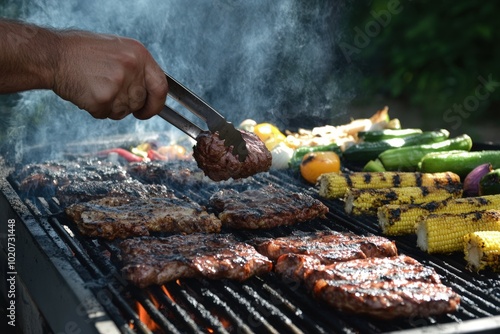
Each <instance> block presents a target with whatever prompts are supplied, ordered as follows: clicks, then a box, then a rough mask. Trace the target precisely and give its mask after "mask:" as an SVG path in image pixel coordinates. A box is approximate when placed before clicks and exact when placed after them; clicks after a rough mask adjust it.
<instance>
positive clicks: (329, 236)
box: [255, 231, 397, 264]
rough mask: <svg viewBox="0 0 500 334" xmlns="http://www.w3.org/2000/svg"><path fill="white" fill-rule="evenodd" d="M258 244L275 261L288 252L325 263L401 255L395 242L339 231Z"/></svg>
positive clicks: (296, 236) (278, 239) (315, 233)
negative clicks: (307, 256) (398, 253)
mask: <svg viewBox="0 0 500 334" xmlns="http://www.w3.org/2000/svg"><path fill="white" fill-rule="evenodd" d="M255 243H256V248H257V250H258V251H259V252H260V253H262V254H264V255H265V256H267V257H269V258H270V259H272V260H277V259H278V258H279V257H280V256H282V255H284V254H288V253H293V254H305V255H310V256H312V257H314V258H317V259H319V260H320V261H321V263H322V264H329V263H333V262H337V261H347V260H352V259H359V258H366V257H386V256H394V255H397V249H396V245H395V243H394V242H393V241H391V240H389V239H387V238H384V237H379V236H366V237H365V236H358V235H355V234H352V233H340V232H335V231H320V232H296V233H295V234H293V235H290V236H286V237H280V238H269V239H255Z"/></svg>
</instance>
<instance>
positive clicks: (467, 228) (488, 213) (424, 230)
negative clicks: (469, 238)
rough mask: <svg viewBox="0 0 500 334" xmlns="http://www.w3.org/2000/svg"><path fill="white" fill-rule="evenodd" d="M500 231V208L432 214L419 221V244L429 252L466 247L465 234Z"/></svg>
mask: <svg viewBox="0 0 500 334" xmlns="http://www.w3.org/2000/svg"><path fill="white" fill-rule="evenodd" d="M488 230H491V231H500V210H484V211H474V212H469V213H443V214H430V215H428V216H424V217H421V218H420V219H419V222H418V223H417V231H416V233H417V245H418V247H419V248H420V249H422V250H423V251H427V252H429V253H451V252H456V251H461V250H463V248H464V236H465V235H466V234H468V233H472V232H476V231H488Z"/></svg>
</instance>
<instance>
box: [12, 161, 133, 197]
mask: <svg viewBox="0 0 500 334" xmlns="http://www.w3.org/2000/svg"><path fill="white" fill-rule="evenodd" d="M11 177H12V178H13V179H14V180H16V181H18V182H19V187H20V190H21V191H22V192H23V193H25V194H26V195H28V196H30V195H37V196H53V195H54V194H55V193H56V191H57V188H58V187H61V186H64V185H67V184H69V183H71V182H87V181H123V180H126V179H129V176H128V175H127V172H126V171H125V170H124V169H123V168H122V167H121V166H118V165H115V164H111V163H107V162H101V161H98V160H81V161H80V160H77V161H60V162H50V161H49V162H45V163H38V164H29V165H26V166H24V167H23V168H21V169H19V170H18V171H16V172H14V173H12V175H11Z"/></svg>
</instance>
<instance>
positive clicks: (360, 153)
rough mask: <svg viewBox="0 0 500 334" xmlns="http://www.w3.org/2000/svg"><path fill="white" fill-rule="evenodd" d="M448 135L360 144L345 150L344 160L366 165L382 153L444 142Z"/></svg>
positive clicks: (429, 133)
mask: <svg viewBox="0 0 500 334" xmlns="http://www.w3.org/2000/svg"><path fill="white" fill-rule="evenodd" d="M449 135H450V133H449V132H448V131H447V130H445V129H442V130H438V131H427V132H423V133H421V134H415V135H411V136H408V137H405V138H391V139H386V140H379V141H374V142H362V143H359V144H356V145H353V146H351V147H349V148H348V149H346V150H345V151H344V153H343V156H344V158H345V159H346V160H347V161H349V162H358V163H366V162H367V161H369V160H373V159H376V158H377V157H378V156H379V155H380V154H381V153H382V152H384V151H386V150H389V149H393V148H400V147H405V146H412V145H422V144H432V143H438V142H441V141H444V140H446V139H447V138H448V136H449Z"/></svg>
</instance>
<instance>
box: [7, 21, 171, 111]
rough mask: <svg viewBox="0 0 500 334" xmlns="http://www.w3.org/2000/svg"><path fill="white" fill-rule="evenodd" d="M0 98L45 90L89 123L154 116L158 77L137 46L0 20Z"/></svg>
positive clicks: (159, 101)
mask: <svg viewBox="0 0 500 334" xmlns="http://www.w3.org/2000/svg"><path fill="white" fill-rule="evenodd" d="M0 73H1V75H0V93H12V92H19V91H25V90H30V89H51V90H53V91H54V92H55V93H56V94H57V95H59V96H60V97H61V98H63V99H65V100H68V101H70V102H72V103H74V104H75V105H77V106H78V107H79V108H81V109H85V110H87V111H88V112H89V113H90V114H91V115H92V116H94V117H95V118H111V119H121V118H124V117H125V116H127V115H128V114H130V113H133V114H134V116H135V117H137V118H139V119H147V118H150V117H152V116H153V115H156V114H157V113H158V112H159V111H160V110H161V109H162V107H163V105H164V103H165V98H166V95H167V91H168V84H167V80H166V77H165V74H164V72H163V71H162V69H161V68H160V67H159V65H158V64H157V63H156V61H155V60H154V59H153V57H152V56H151V54H150V53H149V52H148V51H147V49H146V48H145V47H144V46H143V45H142V44H141V43H139V42H138V41H136V40H134V39H130V38H124V37H119V36H114V35H104V34H95V33H91V32H85V31H79V30H65V31H60V30H52V29H46V28H42V27H38V26H35V25H31V24H26V23H22V22H17V21H11V20H5V19H0Z"/></svg>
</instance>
